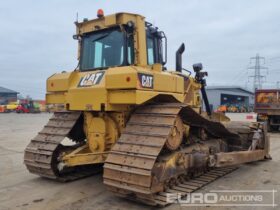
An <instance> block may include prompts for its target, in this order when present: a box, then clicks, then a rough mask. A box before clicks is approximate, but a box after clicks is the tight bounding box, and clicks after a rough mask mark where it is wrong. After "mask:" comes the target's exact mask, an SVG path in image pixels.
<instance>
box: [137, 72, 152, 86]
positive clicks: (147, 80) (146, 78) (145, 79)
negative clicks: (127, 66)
mask: <svg viewBox="0 0 280 210" xmlns="http://www.w3.org/2000/svg"><path fill="white" fill-rule="evenodd" d="M138 79H139V82H140V85H141V87H142V88H151V89H152V88H154V77H153V75H150V74H142V73H138Z"/></svg>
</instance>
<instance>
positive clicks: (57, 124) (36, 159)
mask: <svg viewBox="0 0 280 210" xmlns="http://www.w3.org/2000/svg"><path fill="white" fill-rule="evenodd" d="M80 116H81V113H80V112H56V113H54V115H53V116H52V117H51V118H50V120H49V122H48V123H47V124H46V125H45V126H44V128H43V129H42V130H41V131H40V132H39V133H38V134H37V136H36V137H35V138H33V139H32V140H31V142H30V143H29V144H28V146H27V147H26V149H25V151H24V164H25V165H26V167H27V169H28V170H29V172H31V173H34V174H37V175H39V176H42V177H46V178H49V179H54V180H57V181H61V182H66V181H73V180H76V179H80V178H83V177H86V176H90V175H92V174H93V173H96V172H98V166H90V167H86V166H83V167H75V168H71V169H69V170H67V172H61V171H59V170H58V158H59V154H60V153H61V152H63V151H65V150H67V149H70V148H71V147H68V146H67V147H66V146H63V145H61V144H60V143H61V142H62V141H63V139H64V138H65V137H67V136H68V134H69V132H70V131H71V129H72V128H73V127H74V125H75V123H76V121H77V120H78V119H79V117H80ZM99 168H100V167H99ZM99 171H100V170H99Z"/></svg>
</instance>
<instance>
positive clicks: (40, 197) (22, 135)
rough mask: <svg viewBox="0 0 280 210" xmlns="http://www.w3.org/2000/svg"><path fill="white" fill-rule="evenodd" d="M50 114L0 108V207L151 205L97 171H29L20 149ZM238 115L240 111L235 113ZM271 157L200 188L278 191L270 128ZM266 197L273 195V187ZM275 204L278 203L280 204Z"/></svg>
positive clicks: (279, 141)
mask: <svg viewBox="0 0 280 210" xmlns="http://www.w3.org/2000/svg"><path fill="white" fill-rule="evenodd" d="M50 116H51V115H50V114H14V113H10V114H0V209H1V210H6V209H34V210H35V209H36V210H37V209H41V210H44V209H47V210H49V209H50V210H56V209H61V210H66V209H67V210H68V209H69V210H74V209H95V210H103V209H104V210H105V209H106V210H107V209H110V210H117V209H154V208H153V207H149V206H145V205H142V204H137V203H134V202H131V201H127V200H124V199H121V198H117V197H115V196H114V195H113V194H111V193H110V192H108V191H107V190H106V188H105V187H104V185H103V184H102V175H101V174H98V175H95V176H92V177H89V178H86V179H82V180H78V181H74V182H71V183H57V182H55V181H51V180H47V179H43V178H40V177H37V176H36V175H33V174H30V173H28V171H27V170H26V168H25V166H24V165H23V150H24V148H25V147H26V145H27V144H28V142H29V141H30V139H31V138H32V137H34V136H35V135H36V133H37V132H38V131H39V130H40V129H41V128H42V126H43V125H44V124H45V123H46V122H47V121H48V119H49V117H50ZM234 117H235V119H238V114H236V116H234ZM270 136H271V155H272V157H273V160H271V161H260V162H256V163H250V164H245V165H242V166H240V167H239V169H237V170H236V171H234V172H232V173H231V174H228V175H226V176H225V177H222V178H220V179H218V180H216V181H215V182H213V183H211V184H209V185H207V186H205V187H204V188H202V189H200V190H199V191H198V192H204V193H208V192H210V190H269V191H270V190H277V191H278V192H276V193H275V203H276V204H279V201H280V196H279V190H280V181H279V176H280V133H279V134H277V133H272V134H270ZM263 199H264V200H266V199H270V201H272V195H271V193H266V194H264V197H263ZM165 209H168V210H169V209H209V210H210V209H211V210H212V209H213V210H214V209H217V207H193V208H188V207H182V206H180V205H179V204H173V205H171V206H168V207H166V208H165ZM219 209H254V210H255V209H260V210H261V209H272V207H238V206H235V207H219ZM274 209H279V206H277V207H275V208H274Z"/></svg>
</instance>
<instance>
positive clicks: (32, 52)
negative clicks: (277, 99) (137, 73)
mask: <svg viewBox="0 0 280 210" xmlns="http://www.w3.org/2000/svg"><path fill="white" fill-rule="evenodd" d="M99 8H103V9H104V11H105V13H106V14H111V13H116V12H121V11H125V12H133V13H138V14H142V15H143V16H145V17H146V19H147V21H149V22H151V23H153V24H156V25H157V26H158V27H159V28H160V29H161V30H164V31H165V33H166V34H167V37H168V63H167V66H168V68H169V69H174V66H175V56H174V55H175V51H176V50H177V48H178V47H179V45H180V44H181V43H182V42H185V44H186V52H185V54H184V56H183V63H184V66H185V67H186V68H187V69H191V66H192V64H193V63H196V62H203V64H204V67H205V70H207V71H208V72H209V75H210V76H209V78H208V83H209V84H235V85H236V84H238V85H244V84H245V82H246V81H247V76H248V75H247V70H246V66H247V65H248V63H249V58H250V57H251V56H254V55H255V54H256V53H260V54H261V55H262V56H265V57H266V58H267V65H268V66H269V67H270V68H274V69H275V68H277V64H279V62H278V63H277V62H274V63H269V61H270V58H271V57H276V56H280V48H279V46H280V39H279V37H280V27H279V19H280V14H279V9H280V2H279V1H276V0H274V1H273V0H272V1H269V2H265V1H258V0H256V1H242V0H236V1H230V2H229V1H222V0H211V1H195V0H188V1H180V0H176V1H167V0H164V1H162V0H154V1H148V0H142V1H131V0H118V1H114V0H107V1H90V0H83V1H78V0H60V1H55V0H49V1H36V0H33V1H32V0H24V1H20V0H18V1H16V0H10V1H5V2H2V3H1V5H0V25H1V33H0V73H1V76H0V84H1V86H5V87H7V88H11V89H15V90H17V91H19V92H21V93H22V94H24V95H27V94H28V95H31V96H32V97H34V98H43V97H44V93H45V81H46V79H47V77H49V76H50V75H52V74H53V73H55V72H61V71H62V70H68V71H70V70H72V69H74V68H75V67H76V65H77V60H76V54H77V49H76V48H77V43H76V41H75V40H73V39H72V35H73V34H74V33H75V26H74V24H73V22H74V21H75V18H76V13H77V12H78V13H79V19H80V20H82V18H84V17H87V18H89V19H91V18H95V16H96V11H97V9H99ZM278 80H280V78H279V77H278V75H277V74H275V73H271V74H269V76H268V81H269V83H267V84H274V83H276V81H278Z"/></svg>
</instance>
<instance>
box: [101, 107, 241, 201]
mask: <svg viewBox="0 0 280 210" xmlns="http://www.w3.org/2000/svg"><path fill="white" fill-rule="evenodd" d="M178 115H180V116H181V117H182V119H183V121H184V123H186V124H189V125H194V126H200V127H204V128H206V129H207V130H208V131H209V132H212V133H213V134H215V135H217V136H221V135H222V136H231V137H235V136H236V134H234V133H231V132H229V131H228V130H227V129H226V128H225V127H224V126H222V125H221V124H220V123H217V122H210V121H208V120H206V119H205V118H202V117H201V116H200V115H199V114H198V113H196V112H195V111H194V110H193V109H191V108H190V107H187V106H186V105H185V104H180V103H172V104H157V105H147V106H144V107H141V108H138V109H137V110H136V111H135V113H134V114H133V115H132V116H131V118H130V120H129V121H128V123H127V125H126V128H125V130H124V132H123V133H122V135H121V137H120V138H119V140H118V141H117V142H116V144H115V145H114V147H113V148H112V150H111V151H110V153H109V155H108V157H107V160H106V162H105V165H104V174H103V178H104V183H105V185H107V187H108V189H109V190H111V191H112V192H114V193H116V194H117V195H118V196H122V197H125V198H128V199H131V200H137V201H140V202H142V203H146V204H148V205H163V206H164V205H167V204H165V203H163V201H162V199H163V198H162V195H163V194H164V193H166V192H165V191H164V189H163V187H162V185H161V186H159V188H157V187H154V186H152V185H151V183H152V182H153V181H154V180H153V179H155V176H154V174H153V169H154V166H155V164H156V163H157V161H158V160H159V157H160V156H161V151H162V150H163V149H164V148H165V143H166V141H167V139H168V138H169V136H170V135H172V128H174V123H175V119H176V117H177V116H178ZM229 171H230V169H219V170H215V171H213V172H212V173H214V172H217V175H219V176H217V175H215V176H214V175H213V176H211V178H210V177H207V175H210V174H211V172H207V173H206V174H204V175H203V176H201V177H199V178H195V179H194V181H193V182H195V181H198V180H199V179H201V180H202V179H203V180H204V182H203V185H199V186H200V187H201V186H204V185H206V184H207V183H209V182H211V181H213V180H215V179H216V178H217V177H220V176H223V175H224V174H226V173H228V172H229ZM218 172H219V173H218ZM221 172H223V173H221ZM206 178H207V179H208V180H207V179H206ZM176 182H177V181H176ZM190 182H191V181H190ZM199 186H197V187H192V191H194V190H196V189H198V188H199ZM186 187H187V186H185V188H184V187H183V183H182V184H181V185H178V186H176V189H177V191H179V189H181V190H184V189H187V188H186ZM176 189H175V188H174V189H172V190H173V191H176ZM188 191H190V189H189V190H186V192H188ZM158 192H160V193H158Z"/></svg>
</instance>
